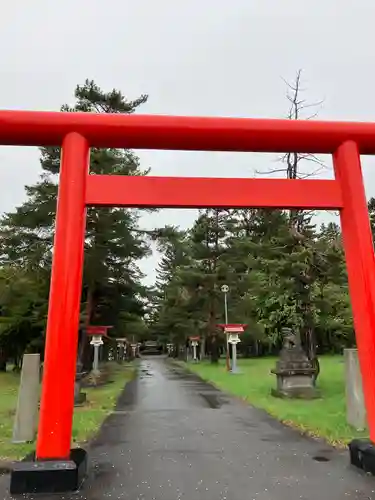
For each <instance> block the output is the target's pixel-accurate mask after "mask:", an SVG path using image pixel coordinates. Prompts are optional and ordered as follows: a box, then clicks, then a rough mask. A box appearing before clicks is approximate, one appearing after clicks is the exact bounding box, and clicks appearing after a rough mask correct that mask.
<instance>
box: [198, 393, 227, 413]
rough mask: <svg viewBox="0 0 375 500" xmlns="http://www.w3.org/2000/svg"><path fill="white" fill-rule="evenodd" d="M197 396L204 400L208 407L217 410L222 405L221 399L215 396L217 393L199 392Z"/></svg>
mask: <svg viewBox="0 0 375 500" xmlns="http://www.w3.org/2000/svg"><path fill="white" fill-rule="evenodd" d="M199 396H200V397H201V398H202V399H204V400H205V401H206V403H207V404H208V406H209V408H212V409H214V410H217V409H218V408H221V406H222V405H223V400H222V399H220V398H218V397H217V394H210V393H207V392H206V393H205V392H200V393H199Z"/></svg>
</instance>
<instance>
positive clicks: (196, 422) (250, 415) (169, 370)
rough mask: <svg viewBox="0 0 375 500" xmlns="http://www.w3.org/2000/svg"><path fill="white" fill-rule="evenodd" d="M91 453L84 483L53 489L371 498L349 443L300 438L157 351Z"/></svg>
mask: <svg viewBox="0 0 375 500" xmlns="http://www.w3.org/2000/svg"><path fill="white" fill-rule="evenodd" d="M249 383H251V382H250V381H249ZM90 458H91V461H92V466H91V472H90V478H89V479H88V480H87V482H86V484H85V487H84V489H83V490H82V491H81V492H79V493H76V494H74V495H62V496H61V495H59V496H58V498H62V499H64V500H68V499H76V500H78V499H87V500H100V499H106V498H109V499H124V500H125V499H131V500H198V499H199V500H252V499H256V500H297V499H302V500H317V499H318V500H326V499H327V500H328V499H329V500H344V499H361V500H364V499H375V478H373V477H367V476H365V475H363V474H362V473H360V472H358V471H357V470H355V469H352V468H351V467H350V466H349V465H348V454H347V452H338V451H335V450H333V449H332V448H330V447H328V446H327V445H324V444H322V443H319V442H315V441H313V440H310V439H308V438H304V437H302V436H300V435H299V434H298V433H296V432H294V431H293V430H291V429H288V428H285V427H283V426H282V425H281V424H279V423H277V422H275V421H274V420H273V419H271V418H270V417H268V416H267V415H266V414H264V413H263V412H261V411H258V410H255V409H253V408H251V407H249V406H247V405H245V404H243V403H241V402H240V401H237V400H235V399H232V398H230V397H227V396H225V395H223V394H222V393H221V392H219V391H217V390H215V389H214V388H212V387H211V386H209V385H207V384H205V383H203V382H202V381H200V380H199V379H198V378H197V377H195V376H194V375H189V374H186V373H185V372H184V371H183V370H182V369H180V368H177V367H176V366H173V365H170V364H168V362H166V361H165V360H163V359H159V358H156V359H155V358H150V359H143V360H142V361H141V367H140V374H139V378H138V380H136V381H134V382H133V383H131V384H129V385H128V388H127V390H126V391H125V392H124V394H123V395H122V397H121V398H120V400H119V403H118V406H117V408H116V411H115V412H114V413H113V415H111V416H110V417H109V418H108V420H107V421H106V422H105V424H104V426H103V428H102V431H101V432H100V434H99V436H98V437H97V439H96V440H95V441H94V442H93V443H92V446H91V451H90ZM4 480H5V478H2V479H1V481H2V482H4ZM3 484H4V483H3ZM3 498H9V497H7V495H6V494H4V495H3ZM44 498H46V497H44ZM47 498H48V497H47ZM54 498H56V496H55V497H54Z"/></svg>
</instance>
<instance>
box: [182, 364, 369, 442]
mask: <svg viewBox="0 0 375 500" xmlns="http://www.w3.org/2000/svg"><path fill="white" fill-rule="evenodd" d="M275 362H276V359H275V358H253V359H243V360H239V362H238V365H239V368H240V370H241V373H239V374H235V375H234V374H231V373H227V372H226V370H225V364H224V362H221V363H220V364H219V366H215V365H212V364H211V363H209V362H202V363H198V364H194V363H188V365H187V367H188V368H189V370H191V371H193V372H195V373H197V374H198V375H199V376H200V377H201V378H202V379H204V380H206V381H209V382H211V383H213V384H214V385H215V386H217V387H218V388H220V389H222V390H224V391H226V392H228V393H231V394H234V395H235V396H238V397H240V398H241V399H243V400H245V401H247V402H249V403H251V404H252V405H253V406H255V407H257V408H262V409H264V410H266V411H267V412H268V413H269V414H270V415H272V416H274V417H275V418H277V419H278V420H280V421H282V422H284V423H286V424H288V425H291V426H293V427H296V428H298V429H299V430H301V431H302V432H306V433H308V434H310V435H313V436H319V437H322V438H325V439H326V440H327V441H328V442H330V443H331V444H333V445H336V446H344V445H346V444H347V443H348V442H349V441H350V440H351V439H353V437H364V436H366V432H358V431H356V430H355V429H353V428H352V427H351V426H350V425H348V424H347V423H346V404H345V383H344V358H343V357H342V356H323V357H322V358H321V359H320V364H321V370H320V376H319V379H318V387H319V389H320V390H321V393H322V398H321V399H316V400H312V401H303V400H286V399H279V398H275V397H273V396H271V394H270V391H271V388H272V387H274V386H275V375H272V374H271V373H270V371H271V369H272V368H274V366H275Z"/></svg>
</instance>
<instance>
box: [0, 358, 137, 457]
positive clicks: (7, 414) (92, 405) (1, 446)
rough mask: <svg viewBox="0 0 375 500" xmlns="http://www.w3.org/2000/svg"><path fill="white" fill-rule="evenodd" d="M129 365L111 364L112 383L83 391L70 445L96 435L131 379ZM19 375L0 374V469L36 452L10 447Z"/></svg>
mask: <svg viewBox="0 0 375 500" xmlns="http://www.w3.org/2000/svg"><path fill="white" fill-rule="evenodd" d="M134 370H135V366H134V365H131V364H123V365H119V364H117V363H111V364H110V372H111V376H110V379H111V381H112V382H111V383H108V384H106V385H103V386H101V387H98V388H84V389H82V390H83V392H86V394H87V401H88V402H87V404H86V405H85V406H82V407H78V408H75V410H74V421H73V441H74V443H76V444H77V445H78V444H79V445H82V444H84V443H86V442H87V441H88V440H89V439H90V438H91V437H93V435H95V433H96V432H97V431H98V429H99V427H100V426H101V424H102V422H103V421H104V419H105V418H106V417H107V416H108V415H109V414H110V413H111V412H112V410H113V408H114V407H115V405H116V401H117V398H118V397H119V395H120V394H121V392H122V391H123V389H124V386H125V384H126V383H127V382H128V381H129V380H131V379H132V378H133V376H134ZM18 385H19V374H15V373H13V372H7V373H0V394H1V398H0V466H1V464H4V463H6V462H8V461H12V460H17V459H20V458H23V457H24V456H25V455H26V454H27V453H29V452H30V451H32V450H33V449H35V443H30V444H13V443H12V442H11V439H12V431H13V421H14V415H15V412H16V407H17V396H18Z"/></svg>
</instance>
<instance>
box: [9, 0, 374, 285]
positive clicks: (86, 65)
mask: <svg viewBox="0 0 375 500" xmlns="http://www.w3.org/2000/svg"><path fill="white" fill-rule="evenodd" d="M374 19H375V2H374V1H373V0H357V1H356V2H354V1H353V0H324V1H319V2H317V1H312V0H304V1H301V0H283V1H281V0H230V1H228V0H126V1H123V0H105V1H103V0H64V1H60V2H53V1H52V0H33V1H32V2H31V1H30V0H18V1H17V2H9V1H4V2H2V5H1V7H0V46H1V48H2V49H1V55H0V58H1V65H0V72H1V80H0V82H1V92H0V108H6V109H36V110H58V109H59V107H60V105H61V104H63V103H72V102H73V91H74V88H75V86H76V84H77V83H83V82H84V80H85V79H86V78H90V79H94V80H95V81H96V83H97V84H98V85H99V86H101V87H103V88H104V89H106V90H108V89H112V88H113V87H116V88H119V89H121V90H122V91H123V92H124V93H125V95H127V96H128V97H129V98H134V97H137V96H138V95H139V94H141V93H148V94H149V96H150V97H149V102H148V103H147V104H146V105H145V106H143V108H142V112H144V113H158V114H177V115H212V116H238V117H270V118H271V117H283V116H285V114H286V111H287V107H288V103H287V101H286V99H285V84H284V82H283V80H282V77H283V78H285V79H287V80H293V78H294V76H295V73H296V71H297V70H298V69H299V68H302V69H303V70H304V72H303V84H304V88H306V89H307V90H306V93H305V97H306V98H307V99H309V100H310V101H316V100H320V99H324V100H325V102H324V105H323V108H322V109H321V111H320V114H319V117H320V118H321V119H339V120H360V121H373V120H375V96H374V89H375V68H373V67H372V66H373V47H374V46H375V30H374ZM140 157H141V159H142V163H143V166H145V167H146V166H150V167H151V168H152V172H153V174H155V175H186V176H194V175H196V176H219V177H227V176H228V177H229V176H238V177H244V176H252V175H254V171H255V170H257V169H260V170H265V169H267V168H268V167H269V166H272V165H273V163H272V162H273V161H274V157H273V156H270V155H258V154H257V155H255V154H238V153H234V154H229V153H228V154H224V153H198V152H197V153H195V152H190V153H187V152H186V153H185V152H162V151H158V152H155V151H141V152H140ZM0 163H1V168H0V186H1V197H0V212H3V211H8V210H11V209H13V208H14V207H15V206H16V205H18V204H20V203H22V201H23V200H24V198H25V195H24V189H23V188H24V185H25V184H30V183H33V182H35V181H36V180H37V176H38V174H39V173H40V168H39V162H38V150H37V149H33V148H10V147H2V148H0ZM374 167H375V162H374V159H372V158H366V159H364V161H363V171H364V175H365V181H366V190H367V195H368V196H375V169H374ZM329 175H330V173H329V172H326V173H324V176H329ZM194 216H195V214H194V212H192V211H176V210H170V211H162V212H160V213H159V214H157V215H156V216H149V217H148V218H147V219H146V220H144V224H145V225H147V226H148V227H150V226H154V225H162V224H165V223H170V224H180V225H182V226H188V225H190V224H191V222H192V221H193V219H194ZM155 265H156V259H155V258H153V259H149V260H148V261H147V262H144V263H143V264H142V268H143V270H144V271H145V272H146V273H147V278H146V281H147V282H148V283H151V282H152V281H153V280H154V277H155V272H154V268H155Z"/></svg>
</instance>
